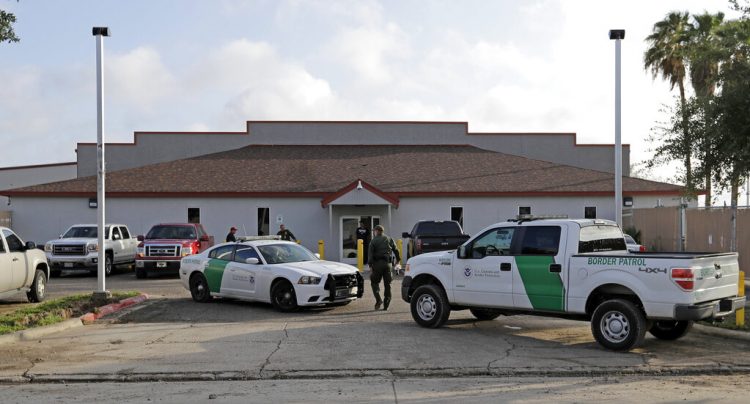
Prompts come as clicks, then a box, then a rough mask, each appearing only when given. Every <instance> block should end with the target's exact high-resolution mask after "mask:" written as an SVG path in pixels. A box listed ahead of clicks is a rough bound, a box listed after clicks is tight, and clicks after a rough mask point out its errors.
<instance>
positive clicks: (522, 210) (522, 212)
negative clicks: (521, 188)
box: [518, 206, 531, 215]
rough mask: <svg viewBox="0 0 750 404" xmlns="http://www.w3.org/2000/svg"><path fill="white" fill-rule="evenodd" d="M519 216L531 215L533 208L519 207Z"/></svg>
mask: <svg viewBox="0 0 750 404" xmlns="http://www.w3.org/2000/svg"><path fill="white" fill-rule="evenodd" d="M518 214H519V215H530V214H531V206H519V207H518Z"/></svg>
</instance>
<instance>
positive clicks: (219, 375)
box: [0, 365, 750, 385]
mask: <svg viewBox="0 0 750 404" xmlns="http://www.w3.org/2000/svg"><path fill="white" fill-rule="evenodd" d="M738 374H740V375H744V374H750V367H748V366H724V365H717V366H701V367H691V366H684V367H661V366H655V367H628V368H619V367H611V368H583V369H576V368H554V367H553V368H533V367H530V368H520V369H519V368H497V369H494V368H493V369H487V368H485V367H477V368H442V369H406V368H398V369H339V370H297V371H294V370H293V371H278V370H277V371H269V372H264V374H262V375H260V374H258V372H257V371H252V370H247V371H205V372H154V373H137V372H133V373H101V374H98V373H69V374H34V373H31V372H29V373H26V374H24V375H23V376H20V377H19V376H12V377H6V378H2V377H0V385H2V384H18V383H101V382H119V383H149V382H159V383H165V382H179V383H183V382H188V381H237V380H248V381H250V380H315V379H320V380H334V379H349V378H356V379H366V378H370V379H372V378H377V379H430V378H445V377H448V378H476V377H529V378H538V377H552V378H554V377H612V376H705V375H738Z"/></svg>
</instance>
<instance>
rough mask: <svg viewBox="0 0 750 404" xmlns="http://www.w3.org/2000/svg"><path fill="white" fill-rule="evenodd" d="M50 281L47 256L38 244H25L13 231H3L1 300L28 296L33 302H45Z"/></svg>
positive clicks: (0, 245)
mask: <svg viewBox="0 0 750 404" xmlns="http://www.w3.org/2000/svg"><path fill="white" fill-rule="evenodd" d="M48 278H49V266H48V265H47V258H46V257H45V256H44V253H43V252H42V251H41V250H39V249H37V248H36V245H35V244H34V243H32V242H30V241H29V242H27V243H24V242H23V241H22V240H21V238H20V237H18V236H17V235H16V234H15V233H13V230H11V229H9V228H7V227H0V298H3V297H8V296H13V295H15V294H17V293H20V292H26V297H27V298H28V299H29V301H30V302H41V301H42V300H44V297H45V296H46V294H47V279H48Z"/></svg>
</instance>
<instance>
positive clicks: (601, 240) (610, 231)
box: [578, 226, 627, 253]
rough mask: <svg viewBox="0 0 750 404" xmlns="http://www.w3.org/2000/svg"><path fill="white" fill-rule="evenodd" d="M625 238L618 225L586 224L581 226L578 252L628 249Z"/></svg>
mask: <svg viewBox="0 0 750 404" xmlns="http://www.w3.org/2000/svg"><path fill="white" fill-rule="evenodd" d="M626 250H627V246H626V245H625V238H624V237H623V236H622V230H620V228H619V227H617V226H586V227H582V228H581V239H580V241H579V242H578V252H579V253H588V252H597V251H626Z"/></svg>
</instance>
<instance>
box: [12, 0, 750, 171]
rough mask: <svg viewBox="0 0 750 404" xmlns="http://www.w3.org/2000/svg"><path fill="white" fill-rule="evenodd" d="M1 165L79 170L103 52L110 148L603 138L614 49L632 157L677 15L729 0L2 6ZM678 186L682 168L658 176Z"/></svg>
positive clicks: (638, 149)
mask: <svg viewBox="0 0 750 404" xmlns="http://www.w3.org/2000/svg"><path fill="white" fill-rule="evenodd" d="M0 9H4V10H6V11H10V12H13V13H14V14H15V15H16V17H17V23H16V25H15V31H16V34H17V35H18V36H19V37H20V38H21V41H20V42H18V43H12V44H9V43H3V44H0V151H2V152H1V153H0V167H7V166H15V165H31V164H46V163H55V162H67V161H74V160H75V144H76V142H95V141H96V81H95V76H96V59H95V56H96V53H95V38H94V37H93V36H92V34H91V27H93V26H108V27H109V28H110V30H111V32H112V36H111V37H108V38H106V39H105V43H104V48H105V51H104V65H105V78H104V80H105V84H104V92H105V98H104V111H105V112H104V113H105V118H104V128H105V134H106V140H107V141H108V142H132V140H133V132H135V131H242V130H245V122H246V121H248V120H406V121H422V120H423V121H461V122H463V121H466V122H468V123H469V130H470V131H472V132H575V133H577V135H578V142H579V143H607V144H612V143H614V55H615V45H614V41H611V40H609V37H608V32H609V30H610V29H625V30H626V36H625V40H624V41H623V42H622V89H623V92H622V117H623V119H622V139H623V143H626V144H630V145H631V163H632V164H640V163H643V162H645V161H648V160H650V159H651V158H652V154H653V153H652V149H653V148H654V147H655V145H654V144H653V143H649V142H648V138H649V135H650V133H651V130H652V128H653V127H654V126H656V125H657V122H659V121H664V120H666V119H667V116H666V115H665V113H664V112H662V111H663V107H664V105H665V104H673V103H674V97H675V96H676V95H677V92H676V90H675V91H670V88H669V85H668V84H667V83H666V82H663V81H661V79H659V78H657V79H656V80H654V79H653V78H652V75H651V74H650V73H649V72H647V71H645V70H644V69H643V53H644V51H645V49H646V46H647V44H646V42H645V38H646V37H647V36H648V35H649V34H650V32H651V29H652V27H653V24H654V23H655V22H656V21H658V20H660V19H662V18H664V16H665V15H666V14H667V13H668V12H670V11H673V10H680V11H689V12H691V13H694V14H698V13H702V12H704V11H709V12H716V11H724V12H725V13H726V14H727V15H728V17H730V18H731V17H733V16H736V13H734V12H732V11H731V10H730V9H729V3H728V1H726V0H721V1H719V0H702V1H693V0H660V1H644V0H631V1H628V2H622V1H617V2H616V1H608V0H524V1H521V0H514V1H512V0H505V1H500V0H495V1H489V0H485V1H478V0H462V1H454V0H431V1H427V0H423V1H416V0H394V1H388V0H361V1H338V0H317V1H314V0H311V1H304V0H288V1H273V0H257V1H239V0H237V1H232V0H213V1H205V0H204V1H192V0H180V1H169V0H160V1H153V0H129V1H115V0H98V1H93V0H89V1H83V0H68V1H64V2H63V1H54V0H20V1H16V0H0ZM638 172H639V175H640V176H644V177H647V178H651V179H656V180H661V181H668V182H675V180H674V177H675V166H674V165H672V166H668V167H664V168H660V169H656V170H652V171H651V172H644V171H642V170H639V171H638Z"/></svg>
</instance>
